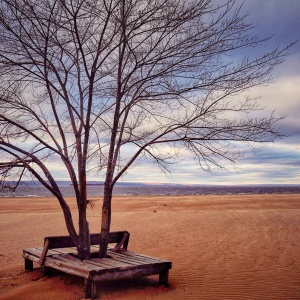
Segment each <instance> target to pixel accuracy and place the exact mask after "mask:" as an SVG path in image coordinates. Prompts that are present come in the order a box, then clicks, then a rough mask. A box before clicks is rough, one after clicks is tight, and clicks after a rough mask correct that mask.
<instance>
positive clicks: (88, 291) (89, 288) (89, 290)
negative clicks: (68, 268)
mask: <svg viewBox="0 0 300 300" xmlns="http://www.w3.org/2000/svg"><path fill="white" fill-rule="evenodd" d="M95 297H96V283H95V282H93V281H92V280H90V279H85V288H84V298H85V299H90V298H95Z"/></svg>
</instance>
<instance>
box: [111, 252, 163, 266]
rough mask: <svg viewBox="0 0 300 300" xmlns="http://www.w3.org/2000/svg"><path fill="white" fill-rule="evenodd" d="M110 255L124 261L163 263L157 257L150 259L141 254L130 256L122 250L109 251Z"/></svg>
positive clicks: (145, 263)
mask: <svg viewBox="0 0 300 300" xmlns="http://www.w3.org/2000/svg"><path fill="white" fill-rule="evenodd" d="M108 255H109V256H110V257H113V258H114V259H116V260H122V261H126V262H129V263H132V264H144V265H147V264H155V263H161V262H162V261H159V260H157V259H155V260H154V259H150V258H147V257H140V256H129V255H126V254H123V253H122V252H121V253H119V252H110V251H109V252H108Z"/></svg>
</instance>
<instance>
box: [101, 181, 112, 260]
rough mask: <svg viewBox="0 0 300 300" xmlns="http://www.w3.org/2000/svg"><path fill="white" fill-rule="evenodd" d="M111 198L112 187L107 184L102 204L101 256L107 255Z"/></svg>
mask: <svg viewBox="0 0 300 300" xmlns="http://www.w3.org/2000/svg"><path fill="white" fill-rule="evenodd" d="M111 199H112V188H110V187H109V186H107V185H105V187H104V196H103V206H102V222H101V238H100V250H99V257H100V258H104V257H106V254H107V246H108V236H109V231H110V223H111Z"/></svg>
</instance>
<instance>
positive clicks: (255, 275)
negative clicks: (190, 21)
mask: <svg viewBox="0 0 300 300" xmlns="http://www.w3.org/2000/svg"><path fill="white" fill-rule="evenodd" d="M95 200H97V198H95ZM98 200H99V201H96V208H95V209H94V210H91V209H90V210H89V215H90V218H89V222H90V226H91V232H98V231H99V228H100V208H101V201H100V199H98ZM69 203H70V206H71V208H72V209H75V207H76V205H75V202H74V200H73V199H71V198H70V199H69ZM76 217H77V215H76V213H75V216H74V218H75V220H76ZM76 222H77V221H76ZM112 230H128V231H129V232H130V233H131V238H130V242H129V249H130V250H133V251H136V252H140V253H143V254H148V255H153V256H157V257H160V258H165V259H168V260H171V261H172V262H173V269H172V270H171V271H170V284H171V286H170V287H169V288H165V287H163V286H158V285H157V277H156V276H153V277H150V278H138V279H132V280H122V281H116V282H106V283H100V284H99V285H98V289H97V290H98V294H99V297H101V299H164V300H165V299H167V300H168V299H169V300H174V299H300V235H299V232H300V195H296V194H295V195H226V196H212V195H210V196H168V197H165V196H164V197H138V196H137V197H115V198H114V202H113V220H112ZM0 233H1V234H0V261H1V268H0V299H1V300H4V299H14V300H15V299H40V300H43V299H45V300H46V299H47V300H50V299H81V297H82V296H83V292H82V290H83V280H82V279H81V278H78V277H75V276H70V275H66V274H62V273H56V276H54V277H50V278H49V277H44V274H43V270H42V269H40V268H37V269H35V270H34V271H33V272H25V271H24V267H23V264H24V262H23V259H22V249H23V248H27V247H32V246H39V245H42V242H43V237H44V236H46V235H60V234H66V230H65V225H64V221H63V218H62V214H61V211H60V208H59V205H58V203H57V201H56V200H55V199H54V198H0ZM35 266H36V267H37V265H35Z"/></svg>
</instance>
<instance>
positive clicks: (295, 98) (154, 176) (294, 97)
mask: <svg viewBox="0 0 300 300" xmlns="http://www.w3.org/2000/svg"><path fill="white" fill-rule="evenodd" d="M238 2H240V3H242V2H243V1H242V0H239V1H238ZM244 11H245V12H247V11H248V12H249V13H250V16H249V20H250V22H252V23H253V24H255V25H257V27H256V28H255V31H256V33H257V34H258V35H259V36H261V37H264V36H266V37H268V36H272V39H270V40H269V41H267V42H266V43H265V44H264V48H265V50H266V51H267V50H269V49H273V48H274V47H277V46H278V47H284V46H286V45H289V44H290V43H292V42H295V41H297V40H300V30H299V28H300V18H299V15H300V1H299V0H245V1H244ZM289 52H290V55H289V56H288V57H287V59H286V61H285V62H284V63H282V64H281V65H280V66H278V67H277V68H276V69H275V71H274V73H273V77H274V83H273V84H271V85H269V86H264V87H260V88H255V89H254V90H252V91H250V92H249V94H251V95H252V96H255V97H261V99H260V100H259V101H260V103H261V104H263V105H266V106H268V107H267V110H269V111H273V110H275V109H276V113H277V114H278V115H285V116H286V118H285V120H283V121H281V122H280V124H278V125H279V126H280V128H281V132H282V133H284V134H285V135H286V137H285V138H283V139H281V140H278V141H276V142H275V143H272V144H265V145H264V146H263V147H262V149H261V151H258V152H256V153H253V152H251V151H248V152H246V153H245V155H244V157H243V158H242V159H240V160H239V161H238V162H237V163H236V164H235V165H234V166H233V165H230V164H228V165H225V167H226V170H225V171H221V172H218V173H215V174H210V173H209V174H208V173H205V172H203V171H202V170H201V169H200V168H199V166H197V165H196V164H195V163H194V161H193V160H192V159H189V158H188V157H187V158H186V159H185V160H183V161H182V162H181V163H180V164H178V165H176V166H175V167H174V173H173V174H172V177H170V176H169V177H166V176H165V175H164V174H162V173H161V172H159V170H158V169H155V168H153V169H152V167H151V166H146V167H145V166H144V165H139V166H136V167H135V168H134V169H132V170H130V171H129V172H128V174H127V175H126V176H125V177H124V178H123V180H124V181H141V182H172V183H193V184H300V120H299V119H300V41H299V42H298V43H297V44H296V45H294V46H293V47H292V48H291V49H290V51H289Z"/></svg>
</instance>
